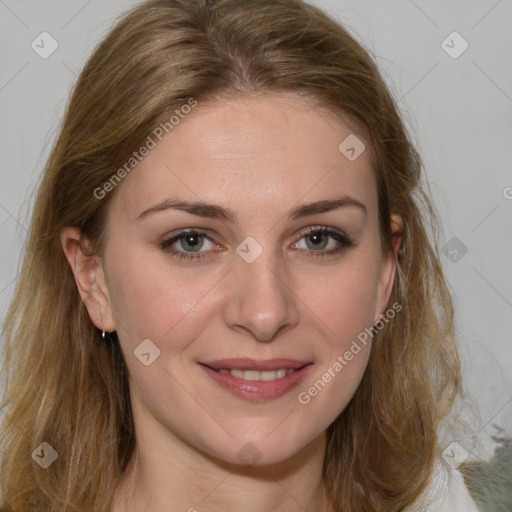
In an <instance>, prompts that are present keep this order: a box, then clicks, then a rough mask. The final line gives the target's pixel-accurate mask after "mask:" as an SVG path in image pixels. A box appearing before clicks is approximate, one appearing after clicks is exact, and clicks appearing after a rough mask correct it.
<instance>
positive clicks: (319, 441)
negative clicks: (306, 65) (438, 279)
mask: <svg viewBox="0 0 512 512" xmlns="http://www.w3.org/2000/svg"><path fill="white" fill-rule="evenodd" d="M351 133H354V131H353V129H351V128H350V127H349V126H348V125H347V124H346V123H344V122H342V121H340V120H339V118H335V117H334V116H330V115H328V114H326V113H325V112H321V111H320V110H319V109H318V108H313V107H312V106H311V104H310V103H309V102H307V101H306V100H305V99H304V98H303V97H300V96H298V95H294V94H291V93H290V94H288V93H287V94H284V93H279V94H273V95H266V96H261V95H260V96H255V95H252V96H248V97H244V98H236V99H231V100H229V101H222V102H221V101H218V102H213V103H209V104H204V105H199V106H198V107H197V108H196V109H194V111H193V112H192V113H191V114H189V115H188V116H187V117H186V118H185V119H184V120H182V121H181V122H180V124H179V125H178V126H176V127H175V128H174V130H173V131H172V132H170V133H169V134H168V135H167V136H166V137H165V138H164V139H163V140H162V141H161V142H160V143H159V144H158V145H157V147H156V148H155V149H153V150H152V151H151V152H150V153H149V155H148V156H147V157H146V158H145V159H144V160H143V161H142V162H141V163H140V164H139V165H138V166H137V168H136V169H134V170H133V171H132V172H131V173H130V174H129V175H128V176H127V177H126V178H125V179H124V181H123V182H122V183H121V184H120V185H119V186H118V187H117V189H116V190H115V193H114V194H113V197H112V199H111V203H110V205H109V209H108V219H107V236H106V244H105V247H104V251H103V252H102V253H101V256H99V255H95V256H89V257H87V256H85V253H84V251H83V248H84V247H86V246H87V241H86V240H84V238H83V237H82V236H81V234H80V232H79V231H78V230H77V229H76V228H66V229H65V230H64V231H63V232H62V236H61V242H62V246H63V249H64V252H65V254H66V257H67V259H68V261H69V264H70V266H71V268H72V270H73V273H74V276H75V279H76V282H77V286H78V288H79V290H80V293H81V296H82V299H83V301H84V303H85V304H86V307H87V309H88V312H89V314H90V317H91V320H92V322H93V323H94V324H95V325H96V326H97V327H98V328H99V329H105V330H106V331H109V332H110V331H114V330H116V331H117V333H118V336H119V340H120V343H121V347H122V350H123V353H124V354H125V358H126V360H127V364H128V368H129V373H130V392H131V401H132V407H133V413H134V422H135V428H136V435H137V449H136V454H135V457H134V460H133V464H132V465H131V467H130V469H129V472H128V473H127V476H126V477H125V479H124V480H123V482H122V483H121V485H120V486H119V489H118V491H117V493H116V500H115V504H114V512H121V511H123V512H129V511H130V512H131V511H140V510H152V512H164V511H165V512H168V511H169V510H172V511H174V510H176V511H178V510H179V511H186V510H194V509H196V510H198V511H207V510H221V509H222V510H225V507H226V504H229V508H230V509H232V510H237V509H239V510H245V511H246V512H251V511H258V512H261V511H276V510H279V511H295V510H304V509H306V510H310V511H314V510H328V504H327V502H326V501H325V499H324V496H323V487H322V481H321V471H322V464H323V460H324V451H325V440H326V436H325V431H326V429H327V427H328V426H329V424H331V423H332V422H333V421H334V419H335V418H336V417H337V416H338V415H339V413H340V412H341V411H342V410H343V409H344V408H345V406H346V405H347V403H348V402H349V400H350V399H351V397H352V396H353V394H354V392H355V391H356V389H357V387H358V385H359V383H360V381H361V378H362V376H363V373H364V370H365V368H366V365H367V361H368V356H369V353H370V349H371V343H368V344H367V345H366V346H362V350H361V351H360V352H359V353H358V354H357V355H355V356H354V358H353V359H352V360H351V361H350V362H349V364H347V365H346V366H344V368H343V371H341V372H338V373H336V376H335V377H334V378H332V380H331V381H330V382H329V383H328V384H327V385H326V386H325V388H324V389H322V391H321V392H319V393H318V394H317V396H315V397H313V398H311V401H310V402H309V403H308V404H307V405H303V404H301V403H300V402H299V401H298V399H297V395H298V393H299V392H300V391H304V390H307V389H308V388H309V387H310V386H311V385H312V384H313V383H314V382H315V381H316V380H318V379H319V378H321V377H322V374H323V373H324V372H326V371H327V369H328V368H329V367H332V365H333V363H334V362H335V361H336V360H337V357H338V356H340V355H343V354H344V353H345V352H346V351H347V350H348V349H349V348H350V346H351V343H352V341H353V340H355V339H356V338H357V336H358V334H360V333H361V332H362V331H364V329H365V328H369V327H371V326H372V325H374V324H375V323H376V322H377V320H379V318H380V315H381V314H383V313H385V311H386V310H387V309H388V308H389V307H390V305H388V301H389V296H390V294H391V291H392V287H393V282H394V277H395V271H396V268H395V264H394V263H393V260H392V258H391V254H384V253H383V251H382V249H381V246H380V241H379V231H378V202H377V189H376V184H375V178H374V175H373V171H372V168H371V166H370V163H369V151H368V145H367V146H366V147H367V150H366V151H364V152H363V153H362V154H361V155H360V156H359V157H358V158H357V159H356V160H354V161H349V160H348V159H347V158H345V156H343V155H342V154H341V153H340V151H339V150H338V145H339V144H340V142H341V141H343V140H344V139H345V138H346V137H347V136H348V135H349V134H351ZM358 137H359V138H360V139H361V140H364V139H363V137H362V136H361V135H358ZM344 194H346V195H350V196H351V197H353V198H356V199H357V200H359V201H360V202H361V203H363V204H364V205H365V207H366V209H367V212H366V214H365V213H364V212H363V211H362V210H360V209H358V208H356V207H350V206H346V207H343V208H339V209H336V210H333V211H329V212H323V213H316V214H314V215H310V216H308V217H304V218H299V219H296V220H289V219H288V218H287V212H288V211H289V210H290V209H293V208H295V207H297V206H298V205H301V204H304V203H309V202H314V201H320V200H325V199H333V198H337V197H339V196H342V195H344ZM168 198H177V199H182V200H191V201H198V200H201V201H205V202H207V203H215V204H218V205H221V206H223V207H225V208H230V209H231V210H233V212H234V214H235V215H236V220H235V222H228V221H221V220H218V219H212V218H204V217H199V216H196V215H192V214H190V213H187V212H183V211H178V210H174V209H167V210H165V211H161V212H158V213H152V214H148V215H146V216H145V217H143V218H142V219H138V218H137V217H138V216H139V214H141V212H143V211H145V210H147V209H148V208H151V207H153V206H154V205H156V204H158V203H160V202H161V201H163V200H165V199H168ZM390 222H391V226H392V230H393V232H394V234H395V236H394V248H393V250H394V252H395V254H396V252H397V251H398V248H399V245H400V242H401V236H400V234H401V232H402V230H403V222H402V220H401V219H400V218H399V217H397V216H393V217H392V219H390ZM318 226H326V227H329V228H337V229H339V230H342V231H343V232H344V233H346V235H347V236H348V237H349V238H350V239H351V240H352V242H353V246H351V247H345V248H342V250H341V251H340V252H338V253H333V254H328V253H329V251H330V250H332V249H335V248H338V247H340V244H339V243H338V242H337V241H336V240H334V239H333V238H331V237H330V236H328V237H326V238H323V239H322V238H321V240H320V242H321V243H318V241H317V244H318V245H314V243H312V239H314V238H315V237H314V235H313V236H312V235H311V234H310V235H309V236H307V235H306V234H305V233H304V231H305V230H306V229H307V228H309V227H318ZM186 228H202V229H204V230H208V232H207V234H208V236H210V237H211V239H212V240H213V242H210V241H209V240H207V239H204V243H203V245H202V247H201V254H202V255H203V256H205V257H203V258H201V259H198V260H185V259H179V258H178V257H177V256H173V255H172V254H171V253H170V251H171V250H175V251H178V252H179V251H181V252H186V251H187V250H188V252H189V253H191V249H190V246H187V245H186V244H185V245H183V244H184V243H185V241H184V240H183V239H182V241H181V242H179V241H178V242H176V243H174V245H173V246H172V248H170V249H169V248H168V249H167V250H163V249H162V248H161V243H162V241H163V240H165V239H170V238H171V235H172V236H174V235H175V234H177V232H178V231H179V230H182V229H186ZM247 236H251V237H253V238H254V239H255V240H256V241H257V242H258V244H259V245H260V246H261V247H262V248H263V253H262V254H261V255H260V256H259V257H258V258H257V259H256V260H255V261H254V262H252V263H247V262H246V261H244V259H242V258H241V257H240V256H239V255H238V254H237V253H236V248H237V246H238V245H239V244H240V242H242V241H243V240H244V239H245V238H246V237H247ZM320 236H321V235H320ZM199 240H201V239H199ZM316 240H318V238H316ZM199 245H201V244H200V243H199ZM317 247H318V248H317ZM192 250H193V249H192ZM322 252H323V253H324V254H325V255H324V256H322V255H319V253H322ZM193 254H197V253H193ZM145 339H150V340H152V342H153V343H154V344H155V345H156V346H158V348H159V349H160V356H159V357H158V358H156V359H155V360H154V362H153V363H152V364H150V365H149V366H145V365H143V364H142V363H141V362H140V360H139V359H137V358H136V357H135V356H134V350H135V349H136V347H137V346H138V345H139V344H140V343H141V342H142V341H143V340H145ZM229 357H252V358H255V359H269V358H275V357H288V358H295V359H301V360H307V361H311V362H313V363H314V364H313V367H312V368H311V371H310V372H309V374H308V375H307V378H306V379H305V381H304V382H302V383H301V384H300V385H299V386H298V387H296V388H295V389H294V390H292V391H291V392H289V393H287V394H286V395H284V396H282V397H280V398H278V399H275V400H270V401H265V402H261V403H254V402H249V401H247V400H244V399H242V398H239V397H235V396H233V395H231V394H229V393H228V392H227V391H225V390H224V389H222V388H220V387H219V386H218V385H217V384H216V383H215V382H214V381H212V379H211V378H210V377H209V376H208V375H206V374H205V373H204V371H203V370H202V369H201V368H200V367H199V365H198V361H207V360H213V359H220V358H229ZM247 443H252V444H253V445H254V446H255V447H257V449H258V451H259V453H260V455H261V458H260V460H259V461H258V462H257V464H256V465H254V466H246V465H244V464H242V462H241V460H240V459H239V457H238V455H237V454H238V453H239V451H240V450H241V449H242V448H243V447H244V446H245V445H246V444H247Z"/></svg>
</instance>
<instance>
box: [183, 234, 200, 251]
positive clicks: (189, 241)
mask: <svg viewBox="0 0 512 512" xmlns="http://www.w3.org/2000/svg"><path fill="white" fill-rule="evenodd" d="M199 237H201V235H199V234H192V235H187V236H186V237H185V245H186V246H188V247H189V248H190V249H197V248H200V246H201V243H200V241H199Z"/></svg>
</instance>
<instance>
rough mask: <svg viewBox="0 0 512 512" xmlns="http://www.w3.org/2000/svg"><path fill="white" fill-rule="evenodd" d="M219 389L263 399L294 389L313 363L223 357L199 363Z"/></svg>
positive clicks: (253, 399)
mask: <svg viewBox="0 0 512 512" xmlns="http://www.w3.org/2000/svg"><path fill="white" fill-rule="evenodd" d="M199 366H200V367H201V369H202V370H203V371H204V372H206V374H207V375H208V376H209V377H210V378H211V379H212V380H213V381H214V382H215V383H216V384H218V386H219V387H220V388H222V389H223V390H225V391H228V392H230V393H231V394H232V395H235V396H237V397H239V398H243V399H245V400H249V401H253V402H265V401H269V400H274V399H276V398H279V397H281V396H283V395H285V394H287V393H288V392H290V391H291V390H292V389H293V388H295V387H296V386H297V385H298V384H299V383H300V382H301V381H302V380H303V379H304V378H305V376H306V375H307V374H308V373H309V371H310V370H311V367H312V366H313V363H311V362H308V361H297V360H292V359H272V360H267V361H257V360H254V359H245V358H244V359H224V360H219V361H212V362H207V363H199Z"/></svg>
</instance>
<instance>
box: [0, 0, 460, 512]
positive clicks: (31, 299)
mask: <svg viewBox="0 0 512 512" xmlns="http://www.w3.org/2000/svg"><path fill="white" fill-rule="evenodd" d="M285 92H291V93H297V94H300V95H302V97H303V98H305V99H307V100H313V101H314V102H316V103H317V104H318V105H319V106H321V107H322V108H325V109H326V110H329V111H330V112H332V113H334V115H336V116H338V118H339V119H340V120H341V119H344V120H347V119H349V120H351V121H353V122H354V123H356V124H357V125H358V126H359V127H360V128H361V130H363V131H364V133H365V137H366V140H368V142H369V146H370V152H371V155H372V156H371V162H372V169H373V171H374V174H375V178H376V184H377V192H378V205H379V230H380V238H381V246H382V248H383V250H386V251H392V245H391V241H392V233H391V229H390V216H391V215H392V214H398V215H400V216H401V217H402V219H403V221H404V226H405V227H404V232H403V240H402V245H401V247H400V250H399V252H398V255H397V256H396V257H395V256H393V257H394V258H395V262H396V265H397V273H396V275H395V282H394V287H393V291H392V295H391V297H390V303H394V302H397V303H399V304H400V305H401V306H402V310H401V311H400V313H398V314H396V316H395V318H394V319H393V320H392V321H389V322H387V323H386V324H385V326H384V327H383V328H382V329H381V330H380V331H379V332H378V334H376V335H375V338H374V343H373V347H372V350H371V354H370V359H369V362H368V366H367V369H366V371H365V374H364V376H363V379H362V382H361V384H360V386H359V387H358V389H357V390H356V392H355V394H354V396H353V398H352V400H351V401H350V403H349V404H348V406H347V407H346V408H345V409H344V410H343V411H342V412H341V413H340V415H339V416H338V417H337V418H336V420H335V421H334V422H333V423H332V424H331V425H330V426H329V427H328V429H327V447H326V454H325V461H324V467H323V480H324V482H325V489H326V491H327V493H328V496H329V498H330V500H331V502H332V506H333V510H336V511H341V510H350V511H352V512H358V511H384V510H385V511H386V512H390V511H399V510H403V509H404V508H406V507H407V506H408V505H410V504H412V503H413V502H414V501H415V500H417V499H418V498H419V496H420V495H421V494H422V492H423V491H424V490H425V489H426V487H427V485H428V482H429V479H430V477H431V475H432V471H433V465H434V461H435V459H436V456H437V455H438V454H439V451H440V450H439V446H438V434H437V430H438V427H439V425H440V422H441V421H442V419H443V418H444V417H445V416H446V415H447V413H448V411H449V410H450V407H451V405H452V403H453V401H454V398H455V397H456V396H457V393H458V391H459V388H460V370H459V359H458V354H457V346H456V343H455V338H454V336H453V332H454V313H453V304H452V298H451V295H450V291H449V288H448V285H447V282H446V279H445V277H444V275H443V271H442V268H441V264H440V261H439V251H438V241H437V239H436V237H437V234H438V230H439V221H438V215H437V211H436V209H435V207H434V205H433V202H432V200H431V199H430V193H429V190H428V184H426V183H425V182H424V180H423V179H422V177H423V175H422V173H423V171H422V163H421V160H420V157H419V155H418V152H417V151H416V149H415V148H414V146H413V144H412V142H411V140H410V137H409V135H408V134H407V132H406V129H405V126H404V123H403V121H402V119H401V117H400V114H399V110H398V107H397V104H396V102H395V100H394V99H393V96H392V94H391V93H390V91H389V90H388V88H387V86H386V84H385V82H384V80H383V78H382V76H381V74H380V73H379V71H378V69H377V67H376V64H375V63H374V60H373V58H372V57H371V56H370V53H369V51H368V50H366V49H364V48H363V47H362V46H361V45H360V44H359V43H358V42H356V40H355V39H354V38H353V37H352V36H351V35H350V34H349V33H348V32H347V29H346V28H344V27H343V26H342V25H341V24H340V23H338V22H336V21H335V20H333V19H331V18H330V17H329V16H328V15H326V14H325V13H324V12H322V11H321V10H319V9H318V8H316V7H313V6H311V5H309V4H307V3H305V2H303V1H301V0H273V1H268V0H219V1H217V2H215V1H208V0H153V1H149V2H146V3H143V4H141V5H139V6H137V7H136V8H135V9H133V10H131V11H129V12H128V13H126V14H125V15H124V16H123V17H122V19H120V20H119V21H118V23H117V24H116V25H115V26H114V28H113V29H112V30H111V31H110V32H109V34H108V35H107V37H106V38H105V39H104V40H103V41H102V42H101V43H100V45H99V46H98V47H97V49H96V50H95V51H94V53H93V54H92V56H91V57H90V58H89V60H88V62H87V63H86V65H85V67H84V69H83V71H82V72H81V74H80V76H79V78H78V80H77V82H76V84H75V85H74V89H73V92H72V95H71V99H70V102H69V105H68V107H67V110H66V113H65V116H64V120H63V123H62V127H61V130H60V133H59V135H58V137H57V140H56V142H55V144H54V146H53V149H52V152H51V154H50V156H49V159H48V161H47V164H46V166H45V169H44V173H43V175H42V179H41V182H40V183H39V184H38V191H37V196H36V198H35V204H34V207H33V210H32V220H31V227H30V231H29V234H28V239H27V242H26V247H25V252H24V257H23V262H22V266H21V273H20V276H19V279H18V281H17V285H16V290H15V294H14V297H13V300H12V302H11V304H10V307H9V310H8V314H7V317H6V321H5V324H4V326H3V334H4V336H5V343H4V354H3V370H2V372H3V377H4V378H3V387H4V392H3V400H2V403H1V406H2V407H3V408H4V412H5V417H4V419H3V421H2V424H1V430H0V432H1V435H0V446H1V449H2V465H1V472H0V483H1V487H0V489H1V493H2V495H3V500H4V501H3V503H0V505H1V506H2V507H3V509H4V511H5V512H21V511H26V510H29V509H30V510H38V511H39V512H65V511H84V512H85V511H91V510H94V511H95V512H107V511H109V510H110V509H111V506H112V503H113V498H114V493H115V491H116V488H117V486H118V483H119V482H120V480H121V477H122V475H123V474H124V472H125V470H126V468H127V467H128V464H129V462H130V460H131V457H132V454H133V453H134V448H135V442H136V436H135V430H134V424H133V418H132V412H131V403H130V395H129V388H128V380H127V368H126V364H125V360H124V357H123V354H122V353H121V349H120V346H119V340H118V337H117V334H116V333H115V332H114V333H112V334H111V335H110V339H109V340H108V342H107V343H105V341H104V340H102V338H101V336H100V335H99V332H98V330H97V328H96V327H95V326H94V325H93V323H92V321H91V320H90V317H89V315H88V313H87V310H86V308H85V306H84V304H83V302H82V300H81V298H80V295H79V293H78V291H77V287H76V284H75V281H74V278H73V274H72V271H71V269H70V267H69V265H68V263H67V260H66V258H65V256H64V253H63V250H62V246H61V243H60V233H61V231H62V230H63V228H65V227H68V226H75V227H78V228H79V229H80V230H81V232H82V233H83V234H84V235H85V236H86V238H87V239H88V240H90V241H91V244H92V247H93V250H94V251H95V253H96V254H99V255H101V254H102V248H103V247H104V244H105V239H104V238H105V237H104V235H105V226H106V223H105V219H106V212H107V208H108V205H109V203H110V198H111V197H112V195H113V194H115V193H116V191H115V190H113V191H112V192H111V193H110V194H108V195H106V197H104V198H103V199H101V200H100V199H98V198H97V194H95V193H94V191H95V190H97V188H98V187H99V186H100V185H101V184H104V183H106V182H108V181H109V180H111V179H112V176H113V173H115V172H116V170H118V169H119V168H120V167H121V166H122V165H123V164H125V163H126V161H127V160H129V159H130V158H131V157H132V155H133V151H134V150H136V149H138V148H140V147H141V146H142V145H144V143H145V141H146V140H147V138H148V135H149V134H150V133H152V131H153V130H155V129H156V128H157V127H158V126H159V125H161V123H163V122H166V121H168V120H169V118H170V116H171V115H173V114H174V113H175V112H176V109H180V108H181V107H182V105H184V104H186V103H187V102H188V101H190V99H191V98H193V99H194V100H195V101H197V102H198V103H199V104H204V103H206V102H214V101H216V100H219V99H221V98H235V99H236V98H237V97H239V96H242V95H248V94H256V93H258V94H259V93H262V94H266V93H285ZM120 186H122V184H121V185H120ZM107 338H108V337H107ZM42 442H47V443H49V444H50V445H51V446H52V447H53V448H54V449H55V450H56V451H57V453H58V458H57V459H56V460H55V462H53V464H51V465H50V466H49V467H48V468H47V469H45V470H43V469H42V468H41V467H40V466H39V465H38V464H36V463H35V462H34V460H32V457H31V454H32V453H33V452H34V450H35V449H36V448H37V447H38V446H39V445H40V444H41V443H42Z"/></svg>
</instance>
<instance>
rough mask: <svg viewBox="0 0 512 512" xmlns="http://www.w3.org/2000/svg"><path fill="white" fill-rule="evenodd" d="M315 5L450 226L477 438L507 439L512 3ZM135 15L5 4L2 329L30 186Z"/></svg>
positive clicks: (451, 270)
mask: <svg viewBox="0 0 512 512" xmlns="http://www.w3.org/2000/svg"><path fill="white" fill-rule="evenodd" d="M310 3H313V4H315V5H318V6H320V7H322V8H324V9H325V10H326V11H327V12H329V13H330V14H332V15H333V16H335V17H336V18H337V19H339V20H340V21H342V22H343V23H345V24H346V25H347V26H348V27H349V29H350V31H351V32H352V33H353V34H354V35H355V36H356V38H357V39H358V40H359V41H361V42H362V43H363V44H364V45H365V47H366V48H367V49H368V50H369V51H370V52H371V53H372V54H373V55H374V57H375V59H376V60H377V63H378V65H379V66H380V69H381V70H382V72H383V74H384V76H385V78H386V80H387V82H388V84H389V86H390V88H391V90H392V92H393V94H394V96H395V97H396V98H397V100H398V102H399V106H400V108H401V110H402V114H403V116H404V119H405V120H406V123H407V125H408V127H409V130H410V131H411V133H412V136H413V140H414V141H415V143H416V144H417V147H418V148H419V150H420V152H421V154H422V156H423V159H424V163H425V172H426V178H427V179H428V181H429V183H430V185H431V190H432V194H433V198H434V200H435V203H436V206H437V209H438V211H439V214H440V216H441V219H442V224H443V234H442V237H443V238H442V246H441V247H442V248H443V253H442V256H441V259H442V263H443V267H444V269H445V271H446V275H447V277H448V280H449V283H450V285H451V287H452V291H453V296H454V300H455V306H456V312H457V325H458V335H459V338H460V343H461V351H462V356H463V364H464V375H465V377H466V382H467V386H468V389H469V391H470V392H471V393H472V395H473V396H474V397H475V398H476V400H477V401H478V404H479V407H480V416H479V417H478V418H477V421H476V423H475V424H474V435H475V436H490V435H492V434H494V433H497V432H499V429H497V428H496V427H494V426H493V425H497V426H498V428H501V429H504V430H505V431H507V433H508V435H509V436H510V435H512V343H511V341H512V172H511V171H512V163H511V162H512V31H510V26H511V24H512V23H511V22H512V1H511V0H499V1H496V0H471V1H467V0H457V1H454V0H452V1H444V0H431V1H427V0H415V1H412V0H387V1H378V0H374V1H371V0H358V1H356V0H350V1H344V0H322V1H320V0H315V1H311V2H310ZM135 4H136V2H134V1H129V0H109V1H108V2H105V1H100V0H88V1H87V0H51V1H50V0H48V1H41V0H0V29H1V30H0V42H1V47H0V56H1V59H0V63H1V66H0V109H1V110H0V112H1V114H2V115H1V118H0V123H1V124H0V126H1V128H0V130H1V132H0V133H1V136H0V155H1V165H0V244H1V251H0V321H1V322H3V320H4V318H5V314H6V311H7V307H8V304H9V301H10V300H11V297H12V294H13V291H14V288H15V285H16V279H17V275H18V272H19V261H20V255H21V253H22V248H23V241H24V238H25V236H26V233H27V227H28V215H29V212H30V206H31V204H32V198H33V192H34V188H35V185H36V184H37V181H38V179H39V176H40V174H41V171H42V168H43V166H44V163H45V160H46V158H47V155H48V152H49V149H50V147H51V145H52V143H53V141H54V139H55V135H56V133H57V130H58V127H59V122H60V120H61V117H62V114H63V110H64V107H65V105H66V102H67V101H68V97H69V93H70V89H71V86H72V84H73V82H74V80H75V78H76V76H77V74H78V73H79V71H80V69H81V68H82V66H83V63H84V61H85V59H86V58H87V57H88V56H89V54H90V53H91V51H92V50H93V48H94V47H95V45H96V44H97V43H98V42H99V41H100V40H101V38H102V37H103V36H104V35H105V33H106V32H107V31H108V29H109V27H110V26H111V25H112V23H113V22H114V21H115V19H116V18H117V17H118V16H119V15H120V14H121V13H122V12H123V11H125V10H127V9H129V8H130V7H131V6H133V5H135ZM42 32H47V33H48V34H50V35H51V38H53V39H54V40H55V41H56V43H51V40H50V39H48V36H46V35H44V36H40V34H41V33H42ZM454 32H456V34H454ZM41 37H45V38H47V39H45V41H47V44H46V45H45V48H46V49H49V48H51V44H58V48H57V49H56V51H54V53H52V54H51V55H50V56H49V57H47V58H42V57H41V56H40V55H39V54H38V53H36V51H34V49H33V48H32V42H33V41H35V42H36V43H37V42H38V41H40V40H41ZM40 46H41V44H40ZM466 46H467V48H466ZM40 51H41V50H40ZM44 335H45V333H43V332H42V333H41V336H44Z"/></svg>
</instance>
